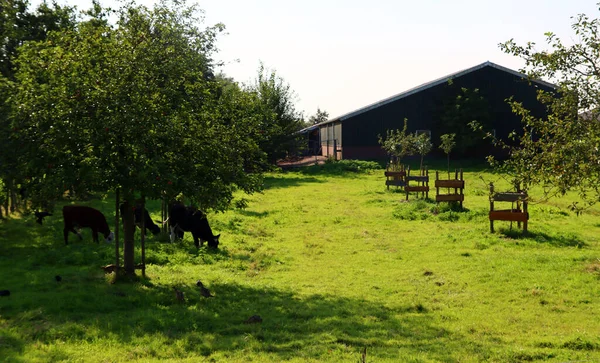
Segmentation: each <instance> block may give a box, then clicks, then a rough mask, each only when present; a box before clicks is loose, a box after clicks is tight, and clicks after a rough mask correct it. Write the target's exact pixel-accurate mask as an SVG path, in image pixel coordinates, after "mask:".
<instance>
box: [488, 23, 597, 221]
mask: <svg viewBox="0 0 600 363" xmlns="http://www.w3.org/2000/svg"><path fill="white" fill-rule="evenodd" d="M599 27H600V20H599V19H590V18H589V17H588V16H587V15H585V14H580V15H578V16H576V17H574V23H573V25H572V28H573V30H574V31H575V34H576V35H577V39H578V40H577V42H575V43H574V44H573V45H570V46H568V45H564V44H563V43H562V42H561V40H560V39H559V38H558V37H557V36H556V35H555V34H554V33H552V32H549V33H546V42H547V45H548V47H549V48H550V49H549V50H537V47H536V45H535V44H534V43H531V42H530V43H527V44H526V45H524V46H521V45H517V44H516V43H515V42H514V41H513V40H509V41H507V42H505V43H503V44H500V47H501V49H502V50H503V51H504V52H506V53H509V54H512V55H515V56H518V57H520V58H522V59H523V60H524V61H525V69H524V70H523V71H524V72H527V73H528V75H529V76H530V78H531V79H539V78H545V79H548V80H550V81H551V82H554V83H555V84H557V86H558V88H557V90H556V92H545V91H542V90H540V91H538V100H540V102H542V103H544V104H545V105H546V107H547V109H548V111H549V115H548V117H544V118H538V117H535V116H534V115H532V114H531V112H530V111H529V110H527V109H525V108H524V107H523V105H522V104H520V103H517V102H511V105H512V108H513V112H515V113H516V114H518V115H520V116H521V117H522V119H523V133H522V134H521V136H517V135H513V138H514V139H515V140H516V141H517V143H518V146H515V147H511V146H507V143H506V142H501V144H502V145H503V146H505V147H506V148H507V150H508V151H509V153H510V159H509V160H507V161H506V162H505V163H503V164H502V165H503V167H504V169H503V170H504V171H506V172H510V173H512V174H513V176H514V179H515V180H516V181H517V182H521V183H523V184H525V185H526V186H530V185H537V184H540V185H542V186H543V187H544V189H545V191H546V193H545V195H544V197H545V198H550V197H551V196H553V195H562V194H565V193H566V192H567V191H569V190H572V189H576V190H577V191H578V193H579V195H580V197H581V198H582V199H583V201H584V204H585V205H584V206H583V207H580V206H579V205H578V204H576V203H574V204H573V208H574V209H576V210H581V208H586V207H588V206H589V205H591V204H594V203H596V202H598V200H600V189H598V185H599V184H600V153H599V152H598V149H599V147H600V123H599V122H598V117H599V112H600V108H599V105H600V93H599V91H598V90H599V86H600V71H599V70H598V67H597V64H598V62H599V60H600V59H599V55H598V51H597V49H598V42H599V38H598V31H599ZM492 161H494V160H492Z"/></svg>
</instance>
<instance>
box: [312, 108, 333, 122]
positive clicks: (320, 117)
mask: <svg viewBox="0 0 600 363" xmlns="http://www.w3.org/2000/svg"><path fill="white" fill-rule="evenodd" d="M327 120H329V112H327V111H322V110H321V109H320V108H318V107H317V112H316V113H315V114H314V115H312V116H310V117H309V118H308V124H309V126H310V125H316V124H320V123H321V122H325V121H327Z"/></svg>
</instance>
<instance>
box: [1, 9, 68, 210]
mask: <svg viewBox="0 0 600 363" xmlns="http://www.w3.org/2000/svg"><path fill="white" fill-rule="evenodd" d="M0 19H1V20H0V178H1V179H2V181H3V183H2V184H3V186H4V189H5V190H4V192H3V193H2V194H3V196H5V195H7V194H8V195H9V196H10V199H11V200H12V202H11V210H14V208H15V199H16V194H17V193H16V188H17V184H21V183H23V179H24V178H25V177H26V176H25V175H24V174H23V173H21V171H22V168H20V167H19V163H18V162H17V161H18V157H19V153H20V146H21V145H20V142H19V141H18V137H17V134H18V133H19V129H18V128H17V127H15V128H12V127H10V125H9V124H10V115H11V113H12V110H13V108H14V107H15V104H14V103H13V102H12V95H13V94H14V92H15V64H14V63H15V59H16V57H17V52H18V50H19V47H20V46H22V45H23V44H24V43H25V42H27V41H41V40H45V39H46V38H47V36H48V33H49V32H51V31H57V30H64V29H72V28H73V27H74V26H75V24H76V17H75V8H73V7H69V6H60V5H58V4H57V3H56V2H52V5H51V6H50V5H48V4H47V3H46V2H43V3H41V4H40V5H39V6H38V7H37V8H36V9H35V10H33V11H32V10H30V9H29V3H28V1H26V0H3V1H2V2H0ZM4 202H5V204H4V205H5V206H6V205H7V202H8V200H7V199H4Z"/></svg>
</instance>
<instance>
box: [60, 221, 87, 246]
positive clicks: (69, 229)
mask: <svg viewBox="0 0 600 363" xmlns="http://www.w3.org/2000/svg"><path fill="white" fill-rule="evenodd" d="M69 232H73V233H74V234H76V235H77V236H78V237H79V240H82V239H83V237H81V233H79V231H77V230H76V229H75V228H74V226H73V225H66V226H65V228H64V229H63V235H64V237H65V244H66V245H68V244H69Z"/></svg>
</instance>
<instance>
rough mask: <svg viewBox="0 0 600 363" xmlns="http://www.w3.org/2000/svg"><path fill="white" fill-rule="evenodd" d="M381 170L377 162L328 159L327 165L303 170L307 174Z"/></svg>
mask: <svg viewBox="0 0 600 363" xmlns="http://www.w3.org/2000/svg"><path fill="white" fill-rule="evenodd" d="M378 169H381V165H379V163H377V162H375V161H364V160H339V161H335V160H333V159H327V160H326V161H325V164H322V165H312V166H308V167H306V168H303V169H302V172H303V173H305V174H345V173H368V172H370V171H372V170H378Z"/></svg>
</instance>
